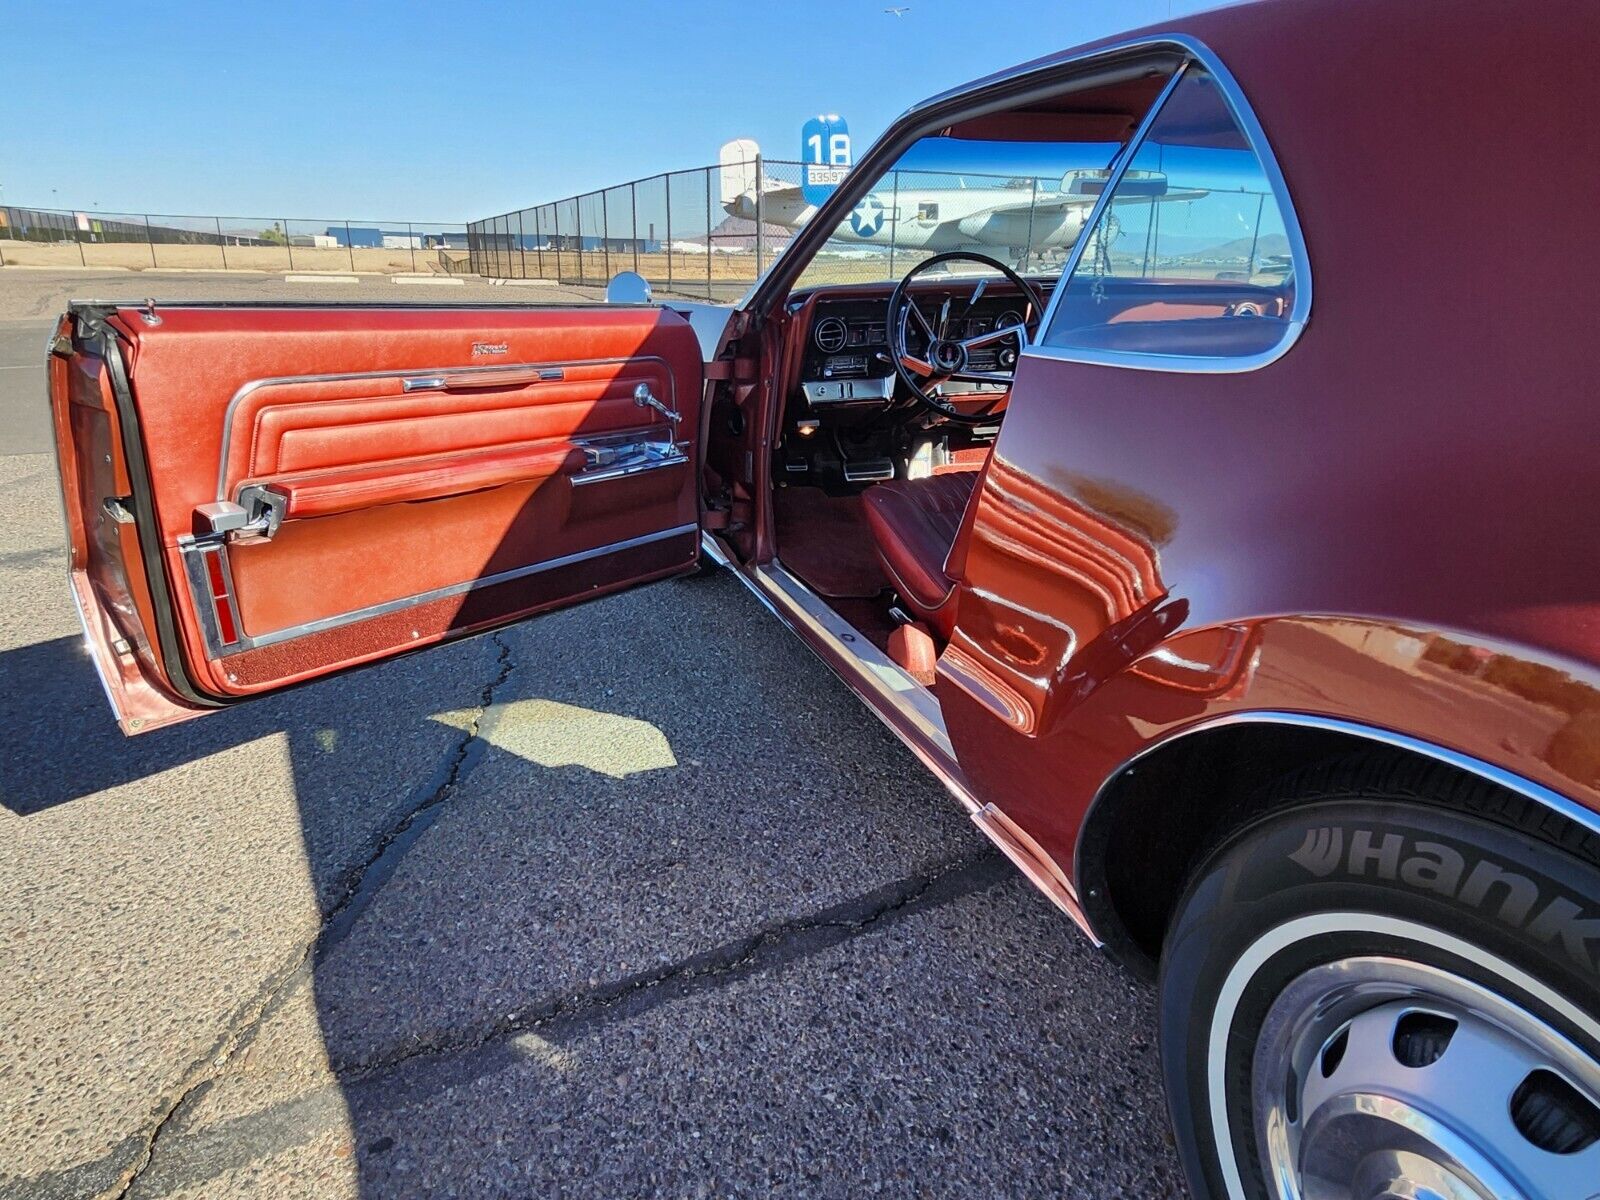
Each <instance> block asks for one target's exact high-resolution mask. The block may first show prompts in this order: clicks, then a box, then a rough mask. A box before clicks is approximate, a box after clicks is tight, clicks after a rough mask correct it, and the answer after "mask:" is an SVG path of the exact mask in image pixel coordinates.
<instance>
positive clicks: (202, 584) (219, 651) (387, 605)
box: [179, 524, 700, 659]
mask: <svg viewBox="0 0 1600 1200" xmlns="http://www.w3.org/2000/svg"><path fill="white" fill-rule="evenodd" d="M699 528H700V527H699V525H698V524H687V525H675V526H673V527H672V528H671V529H662V530H659V531H657V532H655V533H646V534H641V535H640V536H639V537H633V538H627V539H624V540H623V541H620V542H612V543H610V544H609V545H605V546H596V547H595V548H594V549H592V550H579V551H578V552H576V553H575V554H564V555H562V556H561V557H560V558H551V559H547V560H545V561H544V562H538V563H530V564H528V565H527V566H523V567H513V568H512V569H511V570H509V571H498V572H496V573H495V574H493V575H484V576H482V577H480V578H478V579H468V580H465V581H464V582H462V583H452V584H448V585H446V586H445V587H440V588H434V589H433V590H431V591H427V592H419V593H417V594H416V595H414V596H404V597H401V598H400V599H398V600H386V601H384V602H383V603H382V604H369V605H368V606H367V607H365V608H357V609H352V610H351V611H349V612H343V613H338V614H336V615H334V616H331V617H321V618H319V619H318V620H315V621H307V622H306V623H305V624H303V625H291V626H288V627H287V628H284V629H275V630H273V631H271V632H270V633H259V634H255V635H247V634H245V632H244V630H243V628H242V627H240V626H239V624H238V621H237V617H236V618H235V629H236V630H237V631H238V633H239V640H238V641H236V642H231V643H229V644H228V645H227V647H226V653H227V654H230V655H232V654H238V653H240V652H241V651H244V650H255V649H257V648H259V647H261V646H272V645H276V644H277V643H279V642H287V641H291V640H293V639H295V638H302V637H308V636H310V635H311V634H314V633H323V632H326V631H327V630H329V629H338V628H340V627H341V626H344V625H350V624H353V623H354V622H356V621H368V620H371V619H372V618H373V617H381V616H385V615H387V614H389V613H392V612H399V611H401V610H403V609H407V608H415V607H416V606H417V605H419V604H428V603H431V602H432V601H434V600H443V599H446V598H448V597H450V596H461V595H465V594H466V593H468V592H475V591H477V590H478V589H480V588H486V587H494V586H495V585H497V584H501V583H510V582H511V581H512V580H516V579H522V578H525V577H527V576H529V575H537V574H539V573H540V572H543V571H553V570H555V569H556V568H557V567H569V566H572V565H573V564H574V563H580V562H587V561H588V560H590V559H593V558H600V557H601V556H603V555H606V554H615V553H617V552H619V551H622V550H632V549H634V548H636V547H638V546H647V545H649V544H650V543H652V542H660V541H665V540H666V539H668V538H674V537H682V536H684V535H686V534H691V533H695V532H696V531H697V530H698V529H699ZM185 542H188V543H189V544H188V545H185V544H184V543H185ZM179 549H180V550H182V551H183V555H184V565H185V569H186V570H187V572H188V575H189V585H190V588H191V590H192V591H193V600H194V605H195V610H196V611H197V612H198V613H200V618H201V620H200V624H201V630H202V632H203V633H204V634H205V640H206V651H207V657H208V658H213V659H216V658H221V657H223V653H224V648H223V646H222V643H221V641H220V639H219V637H218V634H217V630H216V628H215V626H214V625H213V626H212V627H210V628H208V627H207V624H206V621H207V612H208V609H207V601H208V600H209V597H210V593H209V590H208V589H209V581H207V580H206V578H205V574H204V569H205V568H204V563H203V562H200V561H199V560H200V558H201V555H202V554H204V553H206V552H207V550H208V549H216V552H217V553H219V554H221V555H222V567H223V572H224V578H225V579H226V580H227V581H228V584H227V586H228V593H229V596H230V597H231V596H232V593H233V582H232V576H231V574H229V573H228V559H227V552H226V549H225V548H208V547H204V546H196V545H194V539H192V538H187V539H185V538H180V539H179ZM197 572H198V573H197ZM211 619H212V621H213V622H214V621H215V616H214V614H213V615H212V618H211Z"/></svg>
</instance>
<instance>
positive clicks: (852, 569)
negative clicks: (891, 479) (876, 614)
mask: <svg viewBox="0 0 1600 1200" xmlns="http://www.w3.org/2000/svg"><path fill="white" fill-rule="evenodd" d="M773 510H774V516H775V517H776V518H777V529H778V558H779V559H780V560H781V561H782V563H783V565H784V566H786V567H788V568H789V570H791V571H793V572H794V573H795V574H796V575H798V576H800V578H801V579H803V580H805V581H806V583H807V584H809V585H810V586H811V588H812V589H813V590H815V591H817V592H820V593H822V595H824V596H829V597H841V596H855V597H867V596H876V595H877V594H878V593H879V592H881V591H882V590H883V589H884V588H886V587H888V586H889V581H888V580H887V579H885V578H884V574H883V568H882V567H881V566H880V565H879V563H878V551H877V549H876V548H875V547H874V545H873V542H872V535H871V534H870V533H868V532H867V523H866V520H865V518H863V517H862V515H861V498H860V497H859V496H830V495H828V494H827V493H826V492H824V491H823V490H822V489H821V488H813V487H784V488H777V489H775V490H774V492H773Z"/></svg>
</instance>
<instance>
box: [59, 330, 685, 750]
mask: <svg viewBox="0 0 1600 1200" xmlns="http://www.w3.org/2000/svg"><path fill="white" fill-rule="evenodd" d="M701 391H702V365H701V354H700V348H699V343H698V341H697V339H696V337H695V334H694V332H693V331H692V330H691V328H690V326H689V323H688V321H687V320H685V319H684V318H683V317H682V316H680V315H678V314H677V313H674V312H672V311H671V310H669V309H665V308H657V307H650V306H637V307H633V306H616V305H607V306H604V307H600V306H592V307H576V306H575V307H559V306H550V307H537V308H533V307H518V306H511V305H507V306H503V307H472V308H468V307H434V308H422V307H415V306H409V305H408V306H393V307H361V308H357V307H352V306H349V305H338V306H331V305H330V306H317V305H300V304H295V305H260V304H257V305H246V304H238V305H210V304H204V305H203V304H161V305H159V306H155V305H146V306H134V305H109V304H104V305H102V304H82V303H79V304H74V305H73V306H72V308H71V309H70V310H69V311H68V313H67V314H66V315H65V316H64V317H63V318H62V321H61V324H60V326H59V328H58V329H57V332H56V336H55V338H54V340H53V341H52V343H51V348H50V399H51V407H52V410H53V417H54V425H55V438H56V452H57V457H58V459H59V463H60V469H61V482H62V491H63V496H64V499H65V507H66V515H67V525H68V534H69V538H70V544H71V562H70V568H71V576H72V589H73V593H74V598H75V600H76V602H77V604H78V608H79V611H80V613H81V615H82V617H83V622H84V629H85V633H86V635H87V637H88V642H89V647H90V651H91V654H92V655H93V657H94V659H95V662H96V666H97V668H98V669H99V671H100V674H101V678H102V680H103V681H104V683H105V686H106V692H107V695H108V696H109V698H110V700H111V703H112V706H113V708H114V709H115V710H116V713H117V718H118V720H119V722H120V723H121V725H122V727H123V729H124V731H126V732H128V733H136V732H141V731H144V730H148V729H151V728H155V727H157V726H159V725H164V724H169V723H171V722H173V721H176V720H183V719H185V718H187V717H190V716H194V715H197V714H199V713H202V712H205V711H207V710H209V709H215V708H218V707H221V706H224V705H226V704H229V703H233V702H236V701H239V700H243V699H246V698H249V697H252V696H259V695H262V694H263V693H267V692H272V691H276V690H278V689H281V688H284V687H287V686H289V685H291V684H295V683H300V682H303V681H305V680H309V679H314V678H316V677H318V676H321V675H327V674H329V673H331V672H334V671H339V670H343V669H345V668H348V667H353V666H356V665H358V664H361V663H368V662H372V661H374V660H376V659H382V658H387V657H390V656H392V655H395V654H399V653H401V652H404V651H410V650H415V649H417V648H419V647H421V646H426V645H429V644H432V643H437V642H441V641H445V640H447V639H450V638H454V637H458V636H461V635H463V634H467V633H473V632H477V631H480V630H484V629H488V628H491V627H494V626H498V625H503V624H505V623H507V622H509V621H514V620H517V619H519V618H522V617H526V616H529V615H531V614H534V613H537V612H542V611H544V610H546V609H550V608H555V607H558V606H560V605H564V604H568V603H571V602H573V601H575V600H578V599H581V598H587V597H590V596H597V595H601V594H604V593H606V592H609V591H613V590H616V589H618V588H622V587H626V586H629V585H632V584H636V583H640V582H643V581H645V580H650V579H656V578H660V577H663V576H667V575H673V574H678V573H681V572H684V571H687V570H690V569H691V568H693V567H694V565H695V563H696V561H697V557H698V554H699V495H698V471H697V470H696V464H697V462H698V461H699V456H698V454H697V449H698V447H697V441H698V439H699V437H700V436H701V435H700V419H699V412H700V400H701Z"/></svg>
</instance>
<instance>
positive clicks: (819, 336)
mask: <svg viewBox="0 0 1600 1200" xmlns="http://www.w3.org/2000/svg"><path fill="white" fill-rule="evenodd" d="M811 336H812V338H813V340H815V341H816V343H817V349H818V350H821V351H822V352H823V353H824V354H833V353H836V352H837V351H840V350H843V349H844V344H845V342H847V341H848V340H849V339H850V330H849V329H848V328H846V326H845V323H844V322H843V321H841V320H840V319H839V318H838V317H823V318H822V320H820V321H818V322H817V327H816V328H815V329H814V330H812V332H811Z"/></svg>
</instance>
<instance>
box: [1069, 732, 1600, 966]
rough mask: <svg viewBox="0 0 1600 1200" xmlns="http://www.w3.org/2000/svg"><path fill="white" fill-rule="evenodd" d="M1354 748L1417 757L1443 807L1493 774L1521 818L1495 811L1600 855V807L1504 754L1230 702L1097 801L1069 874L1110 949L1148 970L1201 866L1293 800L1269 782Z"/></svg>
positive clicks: (1153, 752) (1145, 758)
mask: <svg viewBox="0 0 1600 1200" xmlns="http://www.w3.org/2000/svg"><path fill="white" fill-rule="evenodd" d="M1353 755H1366V756H1370V757H1372V758H1373V759H1374V760H1377V761H1378V762H1380V763H1382V764H1384V765H1386V766H1389V767H1393V766H1395V765H1399V764H1413V765H1414V766H1415V768H1416V769H1417V771H1418V772H1419V774H1420V775H1422V776H1426V777H1427V778H1428V780H1429V781H1430V784H1431V788H1430V790H1429V791H1428V792H1419V794H1418V796H1417V798H1418V799H1423V800H1427V801H1430V802H1433V803H1439V804H1442V805H1445V806H1447V807H1449V806H1453V805H1452V796H1454V795H1456V794H1457V793H1458V792H1459V793H1460V794H1463V795H1464V794H1465V791H1464V790H1463V789H1470V790H1472V791H1474V792H1477V793H1481V792H1482V791H1483V788H1482V785H1483V784H1485V783H1488V784H1490V785H1493V789H1494V790H1495V791H1497V792H1498V793H1499V794H1500V795H1501V796H1502V797H1503V799H1504V803H1505V804H1507V805H1513V806H1517V815H1516V817H1513V816H1511V815H1510V813H1511V810H1510V809H1506V810H1504V812H1505V813H1506V815H1504V816H1502V817H1498V818H1497V819H1500V820H1502V821H1503V822H1504V823H1506V824H1508V826H1509V825H1510V824H1511V823H1512V822H1513V820H1515V823H1516V824H1517V825H1518V826H1519V827H1520V828H1522V829H1524V830H1527V829H1528V827H1529V825H1530V817H1531V818H1532V824H1533V825H1534V832H1535V833H1536V835H1537V836H1539V837H1541V838H1543V839H1544V840H1547V841H1550V842H1551V843H1552V844H1555V845H1564V846H1566V847H1567V848H1569V849H1575V848H1576V849H1579V851H1580V853H1583V854H1584V856H1585V857H1590V858H1592V859H1593V860H1594V861H1596V862H1597V863H1600V814H1596V813H1595V812H1593V811H1591V810H1590V809H1588V808H1585V807H1584V806H1583V805H1581V804H1579V803H1577V802H1576V801H1574V800H1572V799H1570V798H1569V797H1567V796H1564V795H1562V794H1560V793H1559V792H1556V791H1554V790H1553V789H1551V788H1549V787H1546V786H1544V785H1543V784H1540V783H1538V782H1536V781H1534V780H1531V779H1528V778H1527V777H1525V776H1523V775H1520V774H1518V773H1517V772H1514V771H1511V770H1508V769H1507V768H1505V767H1503V766H1501V765H1498V764H1495V763H1491V762H1487V761H1485V760H1483V759H1480V758H1476V757H1474V756H1472V755H1469V754H1465V753H1463V752H1461V751H1458V750H1454V749H1451V748H1449V747H1446V746H1442V745H1439V744H1438V743H1436V742H1432V741H1429V740H1427V739H1425V738H1421V737H1416V736H1412V735H1409V734H1405V733H1400V732H1396V731H1394V730H1391V729H1386V728H1382V727H1379V726H1375V725H1368V724H1365V723H1362V722H1359V721H1354V720H1349V719H1346V718H1340V717H1328V716H1320V715H1315V714H1308V713H1300V712H1291V711H1277V710H1254V711H1234V712H1229V713H1225V714H1223V715H1220V716H1215V717H1212V718H1210V719H1206V720H1201V721H1198V722H1196V723H1194V724H1192V725H1188V726H1186V727H1184V728H1182V729H1179V730H1177V731H1175V732H1171V733H1169V734H1168V735H1167V736H1165V737H1163V738H1161V739H1160V740H1158V741H1156V742H1154V743H1152V744H1150V745H1148V746H1146V747H1144V748H1143V749H1141V750H1140V751H1139V752H1138V753H1137V754H1135V755H1134V756H1133V757H1131V758H1129V759H1127V760H1126V761H1125V762H1123V763H1122V764H1121V765H1120V766H1119V767H1118V768H1117V769H1116V770H1115V771H1114V772H1112V774H1111V775H1110V776H1109V777H1108V778H1107V779H1106V781H1105V782H1104V783H1103V784H1102V785H1101V787H1100V789H1099V790H1098V791H1097V792H1096V794H1095V796H1094V799H1093V800H1092V801H1091V803H1090V805H1089V808H1088V811H1087V813H1086V815H1085V818H1084V822H1083V826H1082V832H1081V834H1080V837H1079V839H1078V843H1077V850H1076V855H1075V857H1076V870H1075V872H1074V874H1075V878H1076V880H1077V883H1078V889H1079V894H1080V896H1081V898H1082V902H1083V906H1084V909H1085V912H1086V914H1087V916H1088V918H1089V920H1090V922H1091V923H1092V925H1093V927H1094V929H1095V931H1096V933H1097V934H1098V935H1099V937H1100V938H1101V939H1102V940H1103V941H1104V942H1105V944H1106V948H1107V949H1108V950H1109V951H1110V952H1111V953H1112V954H1113V955H1114V956H1115V957H1117V958H1118V959H1119V960H1121V961H1122V962H1123V963H1124V964H1125V965H1127V966H1128V967H1130V968H1131V969H1133V970H1134V971H1135V972H1137V973H1139V974H1141V975H1143V976H1145V977H1147V978H1149V977H1153V976H1154V974H1155V967H1156V963H1157V962H1158V960H1159V957H1160V952H1161V945H1162V942H1163V939H1164V937H1165V934H1166V930H1167V924H1168V921H1169V920H1170V918H1171V915H1172V913H1173V910H1174V908H1175V906H1176V904H1177V902H1178V900H1179V898H1180V896H1181V895H1182V893H1183V889H1184V887H1185V886H1186V884H1187V881H1188V879H1189V878H1190V876H1191V874H1192V872H1193V870H1194V869H1195V867H1196V866H1197V865H1198V864H1199V863H1200V862H1201V861H1202V860H1203V859H1204V858H1205V857H1206V856H1207V855H1208V854H1209V853H1210V852H1211V851H1212V850H1213V849H1215V848H1216V846H1217V845H1218V844H1220V843H1221V842H1222V841H1223V840H1225V839H1226V838H1227V837H1228V836H1229V835H1230V834H1231V833H1233V832H1234V831H1235V830H1237V829H1238V828H1239V827H1240V826H1241V825H1242V824H1245V823H1248V822H1250V821H1253V820H1256V819H1259V818H1260V817H1263V816H1267V815H1269V814H1272V813H1275V812H1279V811H1284V810H1287V809H1289V808H1292V807H1294V805H1295V801H1294V800H1293V799H1292V798H1290V799H1288V800H1284V799H1281V798H1279V796H1278V794H1277V793H1275V792H1274V791H1273V790H1272V789H1271V788H1270V785H1271V784H1273V783H1274V782H1275V781H1279V780H1281V779H1283V778H1284V777H1285V776H1288V775H1290V774H1292V773H1294V772H1295V771H1297V770H1300V769H1304V768H1306V767H1308V766H1312V765H1314V764H1316V763H1319V762H1324V761H1328V760H1334V759H1342V758H1345V757H1348V756H1353ZM1441 782H1443V783H1444V785H1445V786H1444V788H1443V789H1439V785H1440V783H1441ZM1434 789H1439V790H1438V792H1437V793H1436V792H1435V791H1434ZM1175 797H1181V799H1180V800H1177V801H1175V800H1174V798H1175ZM1528 805H1532V806H1534V808H1535V811H1534V813H1532V814H1530V813H1529V812H1528V810H1527V808H1526V806H1528ZM1488 815H1490V816H1491V818H1495V817H1496V814H1493V813H1491V814H1488Z"/></svg>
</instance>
